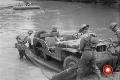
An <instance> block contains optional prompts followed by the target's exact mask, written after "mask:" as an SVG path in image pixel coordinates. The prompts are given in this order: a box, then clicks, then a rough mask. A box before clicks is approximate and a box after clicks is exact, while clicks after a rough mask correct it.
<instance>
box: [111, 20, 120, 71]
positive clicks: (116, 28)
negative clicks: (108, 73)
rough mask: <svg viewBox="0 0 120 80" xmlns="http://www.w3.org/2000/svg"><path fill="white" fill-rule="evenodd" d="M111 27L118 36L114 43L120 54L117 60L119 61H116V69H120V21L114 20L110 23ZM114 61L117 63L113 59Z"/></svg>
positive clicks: (117, 52)
mask: <svg viewBox="0 0 120 80" xmlns="http://www.w3.org/2000/svg"><path fill="white" fill-rule="evenodd" d="M110 29H111V30H112V31H113V32H114V33H115V35H116V36H117V41H113V44H114V47H115V48H116V49H117V50H116V54H117V56H118V60H117V63H116V67H117V68H116V69H117V70H118V71H119V70H120V66H118V65H120V54H119V52H120V26H119V24H118V23H116V22H112V23H111V24H110ZM113 62H114V63H115V60H113Z"/></svg>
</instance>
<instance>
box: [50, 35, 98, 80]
mask: <svg viewBox="0 0 120 80" xmlns="http://www.w3.org/2000/svg"><path fill="white" fill-rule="evenodd" d="M97 43H98V40H97V39H96V35H95V34H93V33H89V34H86V36H84V37H82V39H81V41H80V51H81V52H82V53H83V54H82V57H81V59H80V60H79V63H78V65H76V66H73V67H71V68H68V69H66V70H64V71H62V72H60V73H58V74H57V75H55V76H53V77H52V79H51V80H75V77H76V80H89V78H88V77H90V75H93V76H92V77H91V78H92V79H91V80H98V79H99V76H100V75H99V76H98V74H99V73H96V72H97V71H96V68H97V67H96V66H95V55H94V48H95V45H96V44H97ZM87 78H88V79H87Z"/></svg>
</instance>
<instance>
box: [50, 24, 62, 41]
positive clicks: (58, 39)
mask: <svg viewBox="0 0 120 80" xmlns="http://www.w3.org/2000/svg"><path fill="white" fill-rule="evenodd" d="M51 35H52V36H54V37H55V39H56V41H57V42H58V41H61V40H62V39H61V38H60V34H59V31H58V28H57V27H55V26H54V27H53V28H52V31H51Z"/></svg>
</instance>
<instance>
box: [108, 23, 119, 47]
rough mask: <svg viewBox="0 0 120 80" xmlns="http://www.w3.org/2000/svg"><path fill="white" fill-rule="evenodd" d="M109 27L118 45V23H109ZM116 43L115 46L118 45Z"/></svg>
mask: <svg viewBox="0 0 120 80" xmlns="http://www.w3.org/2000/svg"><path fill="white" fill-rule="evenodd" d="M110 29H111V30H112V31H113V32H114V33H115V35H116V36H117V40H118V41H117V42H116V43H117V44H118V45H120V26H119V25H118V23H116V22H113V23H111V24H110ZM118 45H117V46H118Z"/></svg>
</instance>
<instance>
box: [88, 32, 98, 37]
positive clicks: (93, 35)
mask: <svg viewBox="0 0 120 80" xmlns="http://www.w3.org/2000/svg"><path fill="white" fill-rule="evenodd" d="M89 35H90V36H92V37H97V35H96V34H95V33H92V32H90V33H89Z"/></svg>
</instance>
